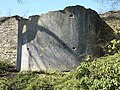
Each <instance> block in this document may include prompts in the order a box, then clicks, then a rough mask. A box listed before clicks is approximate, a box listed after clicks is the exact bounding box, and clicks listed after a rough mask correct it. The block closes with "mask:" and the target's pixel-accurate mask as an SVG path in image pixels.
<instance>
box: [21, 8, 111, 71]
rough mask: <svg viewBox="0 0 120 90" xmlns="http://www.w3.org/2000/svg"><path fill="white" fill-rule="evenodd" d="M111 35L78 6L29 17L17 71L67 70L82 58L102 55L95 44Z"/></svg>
mask: <svg viewBox="0 0 120 90" xmlns="http://www.w3.org/2000/svg"><path fill="white" fill-rule="evenodd" d="M108 32H109V34H108ZM112 33H113V32H112V30H111V28H110V27H109V26H108V25H107V24H106V23H105V22H104V21H102V19H101V18H100V17H99V15H98V14H97V13H96V12H95V11H93V10H91V9H85V8H84V7H81V6H74V7H67V8H65V9H64V10H60V11H53V12H49V13H47V14H43V15H41V16H32V17H30V18H29V24H28V26H27V31H26V32H25V33H23V34H22V36H23V37H24V40H23V42H22V44H23V45H22V46H24V49H22V51H23V52H24V54H22V59H21V60H22V61H23V62H22V63H21V70H71V69H72V68H74V67H77V66H78V65H79V63H80V61H81V60H85V56H86V55H88V54H89V55H93V56H97V55H100V54H103V50H102V49H101V47H99V44H100V43H103V42H104V41H108V40H110V39H111V37H112Z"/></svg>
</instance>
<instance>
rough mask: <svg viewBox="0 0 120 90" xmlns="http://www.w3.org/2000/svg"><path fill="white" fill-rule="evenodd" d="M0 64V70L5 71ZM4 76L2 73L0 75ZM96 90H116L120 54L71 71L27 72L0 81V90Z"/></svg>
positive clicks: (119, 78) (118, 80)
mask: <svg viewBox="0 0 120 90" xmlns="http://www.w3.org/2000/svg"><path fill="white" fill-rule="evenodd" d="M1 63H3V62H0V67H2V68H6V67H4V65H5V64H1ZM2 65H3V66H2ZM0 70H1V69H0ZM6 70H7V69H6ZM1 71H2V70H1ZM6 72H7V71H5V70H3V72H2V74H6ZM99 89H101V90H120V53H116V54H114V55H108V56H105V57H101V58H98V59H96V60H93V61H91V60H90V61H87V62H82V63H80V65H79V66H78V67H77V68H76V70H75V71H70V72H61V71H44V72H32V71H28V72H21V73H18V74H16V75H15V76H13V77H9V76H8V77H6V76H3V77H1V78H0V90H99Z"/></svg>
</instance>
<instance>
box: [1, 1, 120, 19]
mask: <svg viewBox="0 0 120 90" xmlns="http://www.w3.org/2000/svg"><path fill="white" fill-rule="evenodd" d="M97 1H98V0H23V2H24V3H18V2H17V0H2V1H1V3H0V17H2V16H13V15H19V16H22V17H29V16H31V15H40V14H44V13H47V12H49V11H55V10H63V9H64V8H65V7H66V6H75V5H81V6H84V7H85V8H91V9H93V10H95V11H97V12H98V13H102V12H105V11H108V10H110V8H107V7H108V6H105V5H104V6H103V5H102V4H100V3H98V2H97ZM115 9H119V10H120V7H117V8H115Z"/></svg>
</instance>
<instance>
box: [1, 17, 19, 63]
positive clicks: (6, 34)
mask: <svg viewBox="0 0 120 90" xmlns="http://www.w3.org/2000/svg"><path fill="white" fill-rule="evenodd" d="M17 38H18V20H16V17H2V18H0V60H9V61H10V62H11V63H12V62H15V61H16V57H17Z"/></svg>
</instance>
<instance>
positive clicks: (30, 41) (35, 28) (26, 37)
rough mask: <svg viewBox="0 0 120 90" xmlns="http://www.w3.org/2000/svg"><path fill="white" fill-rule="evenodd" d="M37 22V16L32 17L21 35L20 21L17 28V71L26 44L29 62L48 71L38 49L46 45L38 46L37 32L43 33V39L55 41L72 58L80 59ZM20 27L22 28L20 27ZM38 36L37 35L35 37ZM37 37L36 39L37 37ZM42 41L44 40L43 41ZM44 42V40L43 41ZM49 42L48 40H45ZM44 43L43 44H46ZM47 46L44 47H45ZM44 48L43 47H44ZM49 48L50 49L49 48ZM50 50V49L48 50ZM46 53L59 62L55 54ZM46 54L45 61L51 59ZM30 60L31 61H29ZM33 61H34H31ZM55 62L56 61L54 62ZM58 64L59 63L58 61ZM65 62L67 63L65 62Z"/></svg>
mask: <svg viewBox="0 0 120 90" xmlns="http://www.w3.org/2000/svg"><path fill="white" fill-rule="evenodd" d="M38 20H39V16H35V17H32V18H31V20H30V21H29V22H28V25H27V30H26V32H24V33H22V31H21V30H22V29H23V26H24V25H23V24H22V23H23V22H22V21H21V22H20V23H19V26H20V27H19V28H21V30H19V39H18V43H19V44H18V46H19V49H18V52H19V54H18V59H19V60H18V62H17V64H18V67H19V68H18V70H20V67H21V56H22V55H21V53H22V45H25V44H27V48H26V49H27V51H28V52H29V56H30V58H29V59H30V60H32V62H34V63H35V64H36V66H37V67H38V68H39V69H40V70H48V67H49V66H50V64H49V65H46V63H45V61H44V59H46V58H42V57H41V56H40V49H41V47H40V46H42V44H47V43H44V42H43V41H41V42H43V43H42V44H40V43H39V44H38V43H37V41H36V39H38V37H39V34H38V32H41V33H44V34H45V35H46V36H44V35H43V38H46V37H48V38H52V39H54V40H55V42H57V43H58V44H60V46H61V47H62V48H63V50H65V51H66V52H68V53H70V54H71V55H72V56H73V57H74V58H80V56H79V55H78V54H76V53H75V51H74V50H73V49H71V48H70V47H69V46H68V45H67V44H66V43H65V42H64V41H63V40H61V39H60V38H59V37H58V36H57V35H56V34H55V33H53V32H52V31H50V30H48V29H47V28H45V27H42V26H40V25H38ZM21 26H22V27H21ZM37 34H38V35H37ZM37 36H38V37H37ZM43 40H44V39H43ZM44 41H45V40H44ZM46 41H48V42H49V39H48V40H46ZM46 41H45V42H46ZM47 46H49V45H46V47H47ZM44 47H45V46H44ZM49 48H50V47H49ZM50 49H51V48H50ZM48 52H52V54H53V59H55V60H59V59H60V58H59V59H58V57H57V56H56V53H55V52H54V51H52V50H51V51H48ZM48 52H46V54H45V53H44V55H45V57H47V59H49V58H51V57H52V55H49V54H48ZM31 58H32V59H31ZM33 60H34V61H33ZM68 61H69V60H68ZM55 62H56V61H55ZM59 62H60V61H59ZM66 62H67V61H66ZM48 63H52V64H54V61H51V62H50V60H48ZM78 64H79V63H78ZM29 67H31V65H30V64H29Z"/></svg>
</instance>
